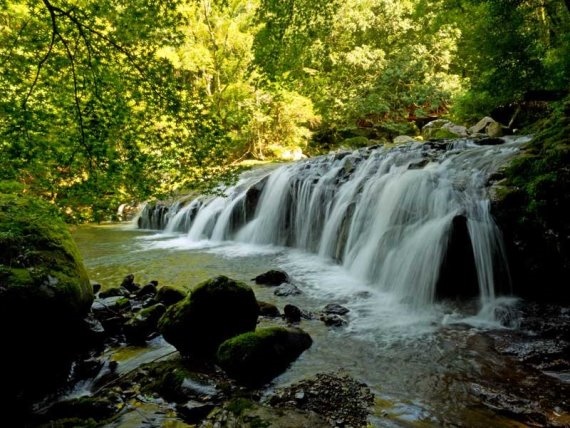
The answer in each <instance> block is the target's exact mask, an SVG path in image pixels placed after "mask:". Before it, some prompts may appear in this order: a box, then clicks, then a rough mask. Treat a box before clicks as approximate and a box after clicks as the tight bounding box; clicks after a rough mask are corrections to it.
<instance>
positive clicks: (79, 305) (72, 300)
mask: <svg viewBox="0 0 570 428" xmlns="http://www.w3.org/2000/svg"><path fill="white" fill-rule="evenodd" d="M3 183H4V182H3ZM4 187H6V186H4ZM19 189H21V187H20V188H19ZM5 192H7V193H5ZM12 192H14V193H12ZM92 302H93V287H92V285H91V283H90V282H89V278H88V276H87V272H86V270H85V267H84V266H83V264H82V262H81V257H80V254H79V251H78V249H77V246H76V244H75V242H74V241H73V239H72V237H71V235H70V233H69V229H68V226H67V225H66V224H65V223H64V222H63V221H62V220H61V218H60V217H59V215H58V213H57V211H56V209H55V208H54V207H53V206H52V205H50V204H49V203H46V202H43V201H41V200H40V199H36V198H34V197H31V196H24V195H22V194H19V193H18V187H17V186H15V187H14V189H12V190H10V189H7V188H3V189H2V190H1V191H0V326H1V330H2V333H1V334H2V352H0V379H1V381H0V402H2V404H3V408H7V409H10V408H11V403H12V402H13V400H15V399H17V398H18V399H19V398H23V397H26V398H31V396H33V395H36V394H38V393H40V391H42V390H44V389H49V388H51V387H52V386H54V383H57V382H59V381H60V380H61V378H60V374H61V372H65V370H67V368H68V366H69V362H70V358H72V357H73V354H75V353H76V352H78V351H79V348H80V347H81V346H82V345H83V341H82V340H81V319H82V318H83V317H85V316H86V315H87V313H88V312H89V308H90V307H91V303H92ZM38 355H41V358H38ZM63 379H65V378H63ZM4 418H5V419H6V420H10V418H9V417H8V416H6V415H4Z"/></svg>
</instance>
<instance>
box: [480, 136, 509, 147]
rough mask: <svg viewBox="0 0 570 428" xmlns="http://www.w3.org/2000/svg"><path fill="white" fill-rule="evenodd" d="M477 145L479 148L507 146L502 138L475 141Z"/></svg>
mask: <svg viewBox="0 0 570 428" xmlns="http://www.w3.org/2000/svg"><path fill="white" fill-rule="evenodd" d="M475 144H477V145H479V146H497V145H499V144H505V140H504V139H502V138H498V137H496V138H490V137H489V138H481V139H480V140H475Z"/></svg>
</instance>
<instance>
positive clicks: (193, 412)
mask: <svg viewBox="0 0 570 428" xmlns="http://www.w3.org/2000/svg"><path fill="white" fill-rule="evenodd" d="M215 407H216V406H215V405H214V404H213V403H200V402H197V401H189V402H187V403H186V404H183V405H178V406H176V413H177V414H178V416H179V417H180V418H181V419H182V420H183V421H184V422H186V423H187V424H191V425H195V424H198V423H200V422H201V421H202V420H204V419H206V417H207V416H208V415H209V414H210V412H211V411H212V410H214V408H215Z"/></svg>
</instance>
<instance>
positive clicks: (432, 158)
mask: <svg viewBox="0 0 570 428" xmlns="http://www.w3.org/2000/svg"><path fill="white" fill-rule="evenodd" d="M524 141H525V140H524V139H523V138H522V137H518V138H510V139H506V138H505V140H504V143H503V144H501V145H494V146H485V145H478V144H477V141H475V140H470V139H460V140H455V141H429V142H426V143H419V142H418V143H413V142H412V143H407V144H404V145H400V146H397V147H394V148H385V147H375V148H364V149H359V150H356V151H354V152H341V153H333V154H329V155H326V156H321V157H317V158H313V159H307V160H304V161H300V162H297V163H293V164H287V165H283V166H280V167H276V168H266V169H260V170H255V171H250V172H248V173H246V174H244V175H242V177H241V179H240V181H239V182H238V184H237V185H236V186H234V187H231V188H228V189H225V194H226V196H223V197H222V196H218V197H205V196H200V197H198V198H195V199H191V200H187V201H186V202H180V201H179V202H178V203H175V204H172V205H171V206H170V207H169V208H168V207H165V206H162V205H159V206H158V207H157V208H154V209H152V208H151V209H149V210H147V212H143V214H142V215H141V218H144V219H146V220H145V221H143V222H141V221H140V220H139V226H140V227H147V228H159V229H165V230H166V231H169V232H181V233H186V234H187V236H188V238H189V239H191V240H203V239H208V240H213V241H237V242H243V243H252V244H270V245H278V246H289V247H294V248H299V249H302V250H305V251H308V252H312V253H316V254H318V255H319V256H321V257H323V258H327V259H330V260H333V261H334V262H336V263H339V264H341V265H342V266H343V267H344V268H345V269H346V270H347V271H349V272H350V273H351V274H352V275H354V276H355V277H357V278H359V279H361V280H363V281H365V282H366V283H368V284H370V285H371V286H373V287H376V288H378V289H379V290H383V291H387V292H390V293H393V294H394V295H396V296H397V297H399V298H401V299H402V300H403V301H406V302H408V303H409V304H410V305H412V306H414V307H421V306H424V305H426V304H430V303H432V302H433V301H434V300H435V299H436V298H438V297H451V298H454V297H476V296H477V297H479V299H480V301H481V303H482V304H485V303H487V302H489V301H491V300H493V299H494V297H495V293H496V292H497V288H498V285H499V283H503V284H506V283H508V275H507V273H506V272H508V270H507V269H505V266H506V261H505V257H504V251H503V248H502V239H501V234H500V231H499V230H498V228H497V226H496V224H495V222H494V221H493V218H492V216H491V214H490V202H489V197H488V180H489V177H490V176H491V174H493V173H496V172H497V171H498V170H499V168H500V167H501V165H504V164H505V162H506V161H507V160H508V159H509V158H510V157H512V156H513V155H514V154H515V153H516V152H517V151H518V149H519V147H520V144H521V143H522V142H524Z"/></svg>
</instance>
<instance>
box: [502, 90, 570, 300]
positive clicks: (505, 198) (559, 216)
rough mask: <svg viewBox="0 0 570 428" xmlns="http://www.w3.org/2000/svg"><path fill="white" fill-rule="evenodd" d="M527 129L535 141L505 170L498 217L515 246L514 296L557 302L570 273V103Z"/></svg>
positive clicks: (511, 246)
mask: <svg viewBox="0 0 570 428" xmlns="http://www.w3.org/2000/svg"><path fill="white" fill-rule="evenodd" d="M527 131H528V132H530V133H533V134H534V137H533V139H532V140H531V141H530V142H529V143H528V144H527V145H526V146H525V147H524V149H523V151H522V152H521V154H520V155H518V156H517V157H516V158H515V159H514V160H513V161H512V162H511V165H510V167H509V168H508V169H507V170H506V183H505V189H503V190H500V191H499V192H496V195H497V198H496V199H497V200H498V202H497V203H496V204H495V208H494V214H495V216H496V217H497V219H498V223H499V225H500V227H501V228H502V230H503V232H504V234H505V237H506V240H507V243H511V244H510V249H509V253H510V254H511V256H512V257H511V259H512V260H511V271H512V274H513V275H514V283H515V292H517V293H519V294H523V295H524V296H527V297H533V298H535V297H537V298H546V299H555V300H559V299H560V298H563V296H564V295H565V294H567V293H565V292H564V290H562V288H563V286H562V285H561V281H560V278H567V277H568V275H570V257H569V254H570V242H569V236H570V223H569V222H568V218H570V168H569V167H568V165H570V99H567V100H565V101H564V102H562V103H560V104H559V105H558V106H557V107H556V108H555V109H554V110H553V112H552V114H551V115H550V117H548V118H545V119H543V120H541V121H540V122H537V123H536V124H535V125H534V126H533V127H532V128H529V129H528V130H527ZM538 284H540V287H537V285H538ZM566 298H567V297H566Z"/></svg>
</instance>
